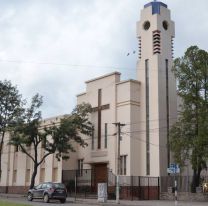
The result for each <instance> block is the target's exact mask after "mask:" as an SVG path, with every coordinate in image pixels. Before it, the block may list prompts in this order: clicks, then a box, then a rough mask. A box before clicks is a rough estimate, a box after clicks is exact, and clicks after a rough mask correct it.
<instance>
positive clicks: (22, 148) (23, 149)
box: [19, 144, 35, 162]
mask: <svg viewBox="0 0 208 206" xmlns="http://www.w3.org/2000/svg"><path fill="white" fill-rule="evenodd" d="M19 146H20V148H21V150H22V152H23V153H25V154H26V155H27V156H29V157H30V158H31V159H32V161H33V162H35V159H34V158H33V156H32V155H30V154H29V153H28V152H27V150H26V149H25V148H24V147H23V146H22V145H21V144H20V145H19Z"/></svg>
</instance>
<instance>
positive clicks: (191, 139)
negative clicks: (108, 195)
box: [170, 46, 208, 190]
mask: <svg viewBox="0 0 208 206" xmlns="http://www.w3.org/2000/svg"><path fill="white" fill-rule="evenodd" d="M173 72H174V74H175V76H176V79H177V82H178V95H179V98H180V99H181V102H182V103H181V105H180V112H179V118H178V121H177V122H176V124H175V125H174V126H173V127H172V129H171V131H170V138H171V140H170V146H171V150H172V151H173V152H174V156H175V159H176V161H177V162H178V163H179V164H180V165H181V166H184V164H185V161H187V160H188V161H190V163H191V165H192V168H193V181H192V186H193V187H192V189H193V190H194V189H195V188H196V186H199V184H200V172H201V170H202V169H203V168H205V167H206V163H207V160H208V153H207V151H208V53H207V52H206V51H204V50H201V49H199V48H198V47H197V46H191V47H189V48H188V49H187V51H186V52H185V55H184V56H183V57H181V58H177V59H176V60H175V61H174V67H173Z"/></svg>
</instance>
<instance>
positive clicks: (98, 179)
mask: <svg viewBox="0 0 208 206" xmlns="http://www.w3.org/2000/svg"><path fill="white" fill-rule="evenodd" d="M92 169H93V172H92V176H93V177H92V179H94V181H93V183H94V184H93V186H94V191H95V192H97V184H98V183H107V180H108V170H107V164H106V163H97V164H93V165H92Z"/></svg>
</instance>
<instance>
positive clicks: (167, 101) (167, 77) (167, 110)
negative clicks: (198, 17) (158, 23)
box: [165, 59, 170, 165]
mask: <svg viewBox="0 0 208 206" xmlns="http://www.w3.org/2000/svg"><path fill="white" fill-rule="evenodd" d="M165 71H166V115H167V116H166V119H167V145H168V148H167V150H168V151H167V152H168V165H170V148H169V75H168V59H166V60H165Z"/></svg>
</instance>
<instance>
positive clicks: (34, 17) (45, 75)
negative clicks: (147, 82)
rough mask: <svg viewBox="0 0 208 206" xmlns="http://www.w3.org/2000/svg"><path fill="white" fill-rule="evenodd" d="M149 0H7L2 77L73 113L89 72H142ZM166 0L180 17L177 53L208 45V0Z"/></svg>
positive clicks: (0, 31)
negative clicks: (139, 31) (143, 17)
mask: <svg viewBox="0 0 208 206" xmlns="http://www.w3.org/2000/svg"><path fill="white" fill-rule="evenodd" d="M148 2H149V1H147V0H44V1H43V0H9V1H5V0H0V80H4V79H7V80H11V82H12V84H13V85H17V88H18V90H19V91H20V93H21V94H22V95H23V97H24V98H25V99H27V101H28V102H30V99H31V97H32V96H34V95H35V94H36V93H39V94H41V95H42V96H43V101H44V103H43V105H42V108H41V110H42V115H43V118H48V117H53V116H57V115H62V114H68V113H70V112H71V111H72V109H73V108H74V107H75V105H76V95H77V94H79V93H82V92H85V81H87V80H89V79H92V78H95V77H98V76H100V75H104V74H106V73H111V72H113V71H118V72H121V73H122V77H121V78H122V79H129V78H131V79H135V78H136V63H137V56H138V55H137V39H136V22H137V21H138V20H139V18H140V10H141V9H143V7H144V5H145V4H146V3H148ZM163 2H164V3H166V4H167V5H168V8H169V9H170V10H171V17H172V20H173V21H175V26H176V28H175V30H176V36H175V40H174V42H175V43H174V48H175V49H174V50H175V52H174V53H175V54H174V56H175V57H180V56H182V55H183V54H184V52H185V50H186V49H187V48H188V47H189V46H191V45H197V46H199V47H200V48H201V49H204V50H208V23H207V21H208V12H207V8H208V1H207V0H198V1H194V0H174V1H173V0H164V1H163ZM134 50H135V51H136V53H135V54H133V51H134ZM127 53H130V55H129V56H127Z"/></svg>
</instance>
